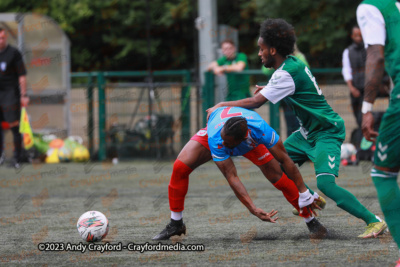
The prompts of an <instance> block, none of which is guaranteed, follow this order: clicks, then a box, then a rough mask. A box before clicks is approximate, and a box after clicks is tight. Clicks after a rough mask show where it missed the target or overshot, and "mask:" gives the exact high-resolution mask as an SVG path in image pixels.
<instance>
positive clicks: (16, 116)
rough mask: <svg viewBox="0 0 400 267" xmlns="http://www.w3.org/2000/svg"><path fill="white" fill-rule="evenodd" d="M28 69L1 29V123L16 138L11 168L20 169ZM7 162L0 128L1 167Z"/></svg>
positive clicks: (27, 99) (26, 102) (27, 100)
mask: <svg viewBox="0 0 400 267" xmlns="http://www.w3.org/2000/svg"><path fill="white" fill-rule="evenodd" d="M28 102H29V98H28V97H27V96H26V69H25V66H24V62H23V60H22V56H21V53H20V52H19V51H18V49H16V48H14V47H12V46H10V45H9V44H8V43H7V33H6V32H5V30H4V29H2V28H0V123H1V124H2V125H4V122H6V123H7V124H8V126H9V127H10V129H11V132H12V134H13V138H14V160H13V161H12V162H11V164H10V167H14V168H20V160H21V153H22V136H21V134H20V133H19V120H20V118H21V105H23V106H26V105H27V104H28ZM4 161H5V155H4V134H3V129H2V128H1V127H0V165H1V164H3V163H4Z"/></svg>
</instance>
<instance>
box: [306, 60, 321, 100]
mask: <svg viewBox="0 0 400 267" xmlns="http://www.w3.org/2000/svg"><path fill="white" fill-rule="evenodd" d="M305 71H306V73H307V75H308V77H310V79H311V81H312V82H313V83H314V86H315V89H317V92H318V94H319V95H322V90H321V89H320V88H319V87H318V84H317V81H316V80H315V77H314V76H313V75H312V73H311V71H310V70H309V69H308V68H307V66H306V68H305Z"/></svg>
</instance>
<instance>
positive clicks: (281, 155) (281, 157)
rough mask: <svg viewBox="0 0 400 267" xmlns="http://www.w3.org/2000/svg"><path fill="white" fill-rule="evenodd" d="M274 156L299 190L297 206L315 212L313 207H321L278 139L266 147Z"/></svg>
mask: <svg viewBox="0 0 400 267" xmlns="http://www.w3.org/2000/svg"><path fill="white" fill-rule="evenodd" d="M268 150H269V151H270V152H271V154H272V155H273V156H274V158H275V159H276V160H277V161H278V162H279V163H280V164H281V165H282V167H283V169H284V170H285V173H286V175H287V176H288V177H289V178H290V179H291V180H292V181H293V182H294V183H295V185H296V187H297V189H298V190H299V194H300V195H299V206H300V208H303V207H307V209H308V210H309V211H310V214H311V213H314V214H316V213H315V211H314V209H315V208H316V209H321V208H320V207H319V206H318V205H317V204H316V203H315V202H314V197H313V196H312V195H311V193H310V191H309V190H308V189H307V187H306V185H305V184H304V181H303V177H302V176H301V174H300V172H299V170H298V169H297V167H296V165H294V162H293V160H292V159H291V158H290V157H289V155H288V154H287V152H286V149H285V147H284V146H283V143H282V141H281V140H279V141H278V142H277V143H276V144H275V145H274V146H273V147H271V148H268Z"/></svg>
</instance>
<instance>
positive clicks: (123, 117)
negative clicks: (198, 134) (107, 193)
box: [71, 70, 191, 160]
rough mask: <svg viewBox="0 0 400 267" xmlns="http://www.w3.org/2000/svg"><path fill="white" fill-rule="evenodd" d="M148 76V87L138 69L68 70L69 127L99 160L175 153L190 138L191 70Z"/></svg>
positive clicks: (142, 73) (144, 76)
mask: <svg viewBox="0 0 400 267" xmlns="http://www.w3.org/2000/svg"><path fill="white" fill-rule="evenodd" d="M152 75H153V76H154V78H155V81H154V82H153V83H152V85H151V87H149V83H148V82H146V80H145V78H146V77H147V76H148V73H147V72H143V71H140V72H137V71H136V72H134V71H124V72H90V73H73V74H72V75H71V77H72V78H73V79H75V82H74V83H72V87H73V88H74V90H72V94H71V102H72V103H71V111H72V126H71V127H72V132H73V134H78V135H82V136H84V137H85V138H84V140H85V142H86V144H87V146H88V147H89V149H90V152H91V154H93V153H97V155H98V159H99V160H104V159H105V158H106V157H115V156H118V157H120V158H121V157H122V158H129V157H139V156H140V157H145V156H149V157H158V158H159V157H162V156H165V154H172V155H174V154H175V151H176V150H177V149H180V147H181V146H182V145H183V144H185V143H186V142H187V141H188V140H189V138H190V127H191V123H190V122H191V119H190V115H191V108H190V106H191V86H190V83H191V73H190V71H187V70H182V71H155V72H153V73H152ZM157 79H161V81H160V82H158V81H157ZM150 88H151V89H150ZM84 96H85V97H84Z"/></svg>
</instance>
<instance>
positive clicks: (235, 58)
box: [207, 39, 250, 101]
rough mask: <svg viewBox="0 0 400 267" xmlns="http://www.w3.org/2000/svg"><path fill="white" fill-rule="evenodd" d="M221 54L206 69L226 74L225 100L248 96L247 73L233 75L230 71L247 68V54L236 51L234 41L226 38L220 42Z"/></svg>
mask: <svg viewBox="0 0 400 267" xmlns="http://www.w3.org/2000/svg"><path fill="white" fill-rule="evenodd" d="M221 49H222V54H223V56H222V57H221V58H219V59H217V60H216V61H213V62H211V64H210V65H209V66H208V68H207V70H208V71H213V72H214V74H216V75H220V76H221V75H223V74H226V78H227V80H228V94H227V96H226V100H227V101H232V100H238V99H243V98H247V97H250V78H249V75H233V74H231V73H232V72H240V71H243V70H247V69H249V63H248V62H247V56H246V55H245V54H244V53H237V52H236V47H235V43H234V42H233V41H232V40H230V39H226V40H224V41H223V42H222V44H221Z"/></svg>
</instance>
